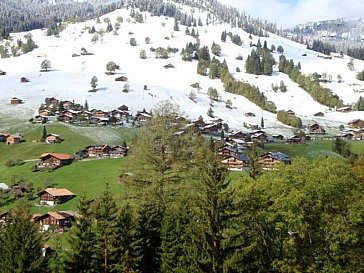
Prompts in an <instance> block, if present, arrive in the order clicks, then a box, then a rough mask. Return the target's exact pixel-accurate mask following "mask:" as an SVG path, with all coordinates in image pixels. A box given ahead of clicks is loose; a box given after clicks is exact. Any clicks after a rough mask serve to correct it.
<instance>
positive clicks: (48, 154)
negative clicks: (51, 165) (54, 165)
mask: <svg viewBox="0 0 364 273" xmlns="http://www.w3.org/2000/svg"><path fill="white" fill-rule="evenodd" d="M47 156H52V157H55V158H57V159H59V160H69V159H71V156H70V155H68V154H59V153H44V154H42V155H41V156H40V158H41V159H42V158H44V157H47Z"/></svg>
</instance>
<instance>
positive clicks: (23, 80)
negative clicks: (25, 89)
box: [20, 77, 30, 83]
mask: <svg viewBox="0 0 364 273" xmlns="http://www.w3.org/2000/svg"><path fill="white" fill-rule="evenodd" d="M20 82H21V83H26V82H30V80H29V79H28V78H26V77H21V78H20Z"/></svg>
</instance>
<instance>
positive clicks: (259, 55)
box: [245, 48, 275, 76]
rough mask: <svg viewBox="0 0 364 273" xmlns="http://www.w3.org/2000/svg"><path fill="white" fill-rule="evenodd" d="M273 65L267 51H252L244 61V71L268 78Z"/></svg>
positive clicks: (273, 62) (272, 60)
mask: <svg viewBox="0 0 364 273" xmlns="http://www.w3.org/2000/svg"><path fill="white" fill-rule="evenodd" d="M274 64H275V60H274V57H273V55H272V53H271V52H270V51H269V50H268V49H265V48H262V49H259V50H254V49H253V50H252V51H251V53H250V55H248V57H247V59H246V62H245V69H246V72H247V73H250V74H255V75H263V74H264V75H267V76H270V75H272V72H273V65H274Z"/></svg>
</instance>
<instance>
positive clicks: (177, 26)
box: [173, 18, 179, 31]
mask: <svg viewBox="0 0 364 273" xmlns="http://www.w3.org/2000/svg"><path fill="white" fill-rule="evenodd" d="M173 30H174V31H179V25H178V21H177V18H174V26H173Z"/></svg>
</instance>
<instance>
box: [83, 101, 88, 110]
mask: <svg viewBox="0 0 364 273" xmlns="http://www.w3.org/2000/svg"><path fill="white" fill-rule="evenodd" d="M83 109H84V110H85V111H88V102H87V100H85V104H84V106H83Z"/></svg>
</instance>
